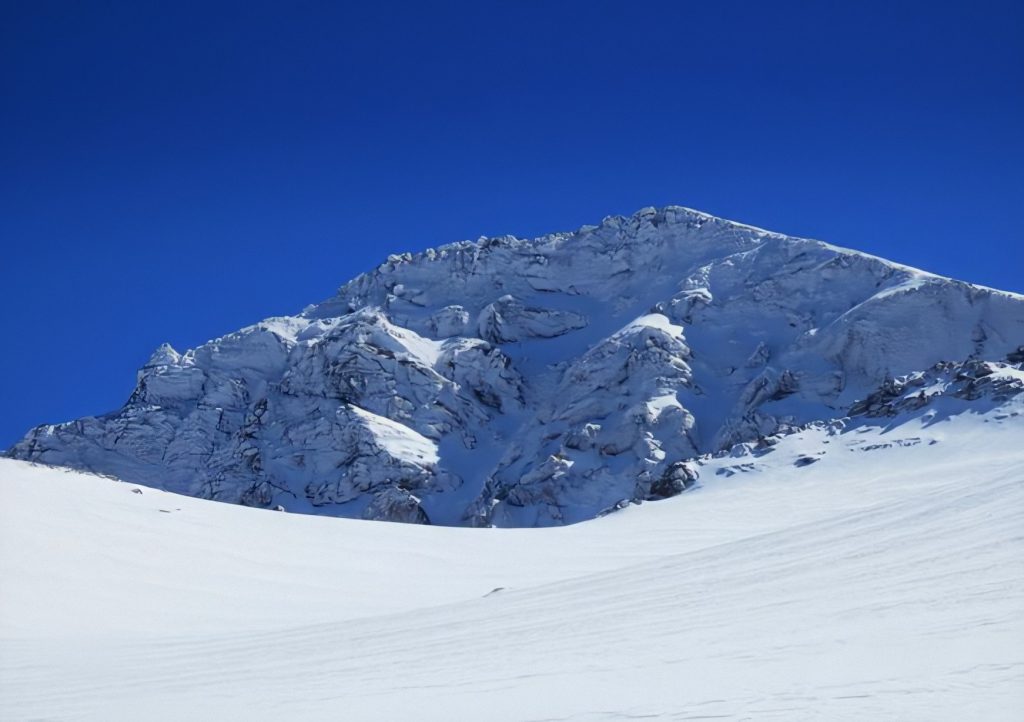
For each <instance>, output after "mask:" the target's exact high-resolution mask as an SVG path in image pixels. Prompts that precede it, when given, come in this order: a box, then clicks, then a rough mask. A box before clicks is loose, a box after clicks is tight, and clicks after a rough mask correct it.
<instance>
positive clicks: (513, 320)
mask: <svg viewBox="0 0 1024 722" xmlns="http://www.w3.org/2000/svg"><path fill="white" fill-rule="evenodd" d="M1013 358H1017V361H1012V359H1013ZM1021 360H1024V297H1021V296H1019V295H1015V294H1011V293H1005V292H1000V291H995V290H992V289H987V288H982V287H979V286H973V285H971V284H967V283H963V282H960V281H955V280H952V279H948V278H942V277H939V276H934V275H932V274H928V273H925V272H923V271H918V270H915V269H912V268H908V267H906V266H901V265H899V264H895V263H890V262H888V261H885V260H883V259H879V258H876V257H874V256H869V255H865V254H862V253H858V252H856V251H851V250H847V249H843V248H838V247H836V246H832V245H829V244H826V243H822V242H819V241H814V240H809V239H804V238H793V237H789V236H785V235H781V234H778V233H771V232H768V231H763V230H760V229H757V228H752V227H750V226H747V225H743V224H740V223H734V222H731V221H726V220H723V219H720V218H714V217H712V216H708V215H707V214H703V213H700V212H698V211H693V210H690V209H687V208H681V207H677V206H669V207H666V208H662V209H654V208H645V209H642V210H641V211H639V212H637V213H636V214H634V215H632V216H630V217H621V216H613V217H609V218H606V219H604V221H602V222H601V223H600V224H599V225H593V226H584V227H582V228H580V229H578V230H576V231H574V232H571V233H557V234H553V235H549V236H543V237H541V238H536V239H532V240H523V239H517V238H512V237H500V238H482V239H480V240H478V241H476V242H468V241H466V242H461V243H455V244H451V245H448V246H444V247H442V248H438V249H431V250H429V251H426V252H424V253H421V254H417V255H415V256H414V255H411V254H402V255H395V256H391V257H389V258H388V259H387V261H386V262H385V263H383V264H381V265H380V266H379V267H378V268H377V269H375V270H373V271H371V272H369V273H366V274H363V275H361V276H359V277H357V278H355V279H353V280H352V281H350V282H349V283H347V284H345V285H344V286H343V287H342V288H341V289H339V291H338V293H337V295H336V296H334V297H332V298H330V299H327V300H326V301H324V302H323V303H320V304H316V305H313V306H310V307H308V308H307V309H305V310H304V311H303V312H302V313H300V314H297V315H295V316H289V317H281V318H272V319H267V320H265V321H263V322H261V323H258V324H256V325H253V326H250V327H247V328H244V329H241V330H240V331H237V332H235V333H231V334H228V335H226V336H224V337H222V338H219V339H214V340H212V341H210V342H208V343H205V344H203V345H201V346H199V347H198V348H195V349H192V350H189V351H186V352H185V353H178V352H177V351H175V350H174V349H173V348H171V347H170V346H167V345H164V346H161V347H160V348H159V349H157V351H156V352H155V353H154V354H153V356H152V358H151V359H150V361H149V363H147V364H146V365H145V366H144V367H143V368H142V369H141V370H140V371H139V374H138V383H137V387H136V389H135V391H134V393H133V394H132V396H131V398H130V399H129V400H128V402H127V403H126V404H125V405H124V407H123V408H121V409H119V410H117V411H115V412H112V413H109V414H104V415H101V416H94V417H86V418H82V419H78V420H75V421H70V422H66V423H61V424H45V425H43V426H40V427H37V428H36V429H33V430H31V431H30V432H29V433H28V434H27V435H26V436H25V438H24V439H23V440H22V441H21V442H19V443H18V444H17V445H15V447H14V448H13V449H11V450H10V452H9V454H10V455H11V456H13V457H15V458H18V459H24V460H28V461H40V462H44V463H49V464H58V465H64V466H69V467H73V468H77V469H81V470H86V471H93V472H98V473H104V474H112V475H115V476H117V477H119V478H123V479H126V480H129V481H133V482H135V483H139V484H146V485H149V486H154V487H159V488H164V489H167V490H170V491H176V492H180V493H185V494H189V495H193V496H199V497H203V498H208V499H217V500H221V501H229V502H237V503H241V504H245V505H249V506H260V507H267V508H274V507H277V506H283V507H284V508H285V509H287V510H288V511H295V512H305V513H313V514H325V515H334V516H343V517H353V518H360V517H361V518H368V519H381V520H391V521H407V522H421V523H425V522H429V523H432V524H442V525H463V526H488V525H496V526H505V527H508V526H512V527H518V526H552V525H561V524H570V523H573V522H577V521H582V520H585V519H590V518H593V517H594V516H596V515H598V514H600V513H602V512H603V511H605V510H607V509H609V508H611V507H614V506H617V505H621V504H623V503H628V502H630V501H645V500H654V499H661V498H664V497H666V496H671V495H672V494H673V493H678V492H679V491H681V490H682V489H684V488H685V487H686V485H687V483H689V482H692V478H690V474H689V472H687V471H686V468H685V464H686V463H687V462H688V461H689V460H692V459H694V458H696V457H699V456H701V455H703V454H707V453H715V452H718V451H721V450H727V449H729V448H730V447H731V446H733V445H734V444H737V443H743V442H756V441H759V440H762V439H764V438H765V437H770V436H774V435H777V434H780V433H787V432H789V431H792V430H793V429H796V428H800V427H801V426H803V425H804V424H807V423H810V422H813V421H828V420H830V419H834V418H841V417H844V416H846V415H848V413H849V409H850V408H851V407H852V406H853V405H855V404H858V403H860V402H862V401H863V400H864V399H865V398H867V397H868V396H869V395H871V394H873V393H875V392H876V391H877V390H878V389H879V388H880V387H882V386H883V385H884V384H887V383H888V382H889V381H890V380H891V379H892V378H894V377H900V376H903V375H906V374H914V373H923V372H926V371H928V369H930V368H932V367H933V366H934V365H935V364H937V363H940V362H955V363H962V362H965V361H991V362H1004V363H1005V362H1011V363H1019V362H1020V361H1021Z"/></svg>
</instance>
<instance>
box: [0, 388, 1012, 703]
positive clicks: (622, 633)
mask: <svg viewBox="0 0 1024 722" xmlns="http://www.w3.org/2000/svg"><path fill="white" fill-rule="evenodd" d="M1019 374H1020V372H1019V371H1017V370H1014V369H1007V370H1004V371H1002V372H1000V373H997V374H990V375H989V376H985V377H984V378H988V379H990V381H989V382H984V383H986V384H989V385H991V384H992V383H993V382H991V379H992V378H994V377H995V379H996V380H995V382H994V383H996V384H999V383H1004V384H1005V383H1006V382H1007V380H1008V379H1009V380H1010V381H1012V380H1013V379H1014V378H1016V376H1017V375H1019ZM943 378H944V377H942V375H941V374H938V375H936V376H934V377H927V378H926V377H924V376H921V377H920V378H915V379H911V380H910V382H909V383H907V384H904V385H900V384H894V385H893V386H892V387H891V388H889V389H887V390H886V391H885V393H880V394H879V395H877V396H876V397H874V398H872V399H871V400H869V401H868V403H866V405H865V415H862V416H859V417H857V418H854V419H846V420H845V421H842V422H837V423H833V424H817V425H812V426H810V427H808V428H805V429H803V430H800V431H796V432H794V433H792V434H789V435H786V436H784V437H782V438H780V439H779V440H778V442H777V443H775V444H774V445H773V446H770V447H747V446H737V447H734V448H733V449H732V451H731V452H730V453H729V454H723V455H719V456H717V457H714V458H712V457H705V458H703V460H702V461H701V462H700V469H699V471H700V481H699V484H698V485H697V486H694V487H691V488H690V489H689V490H688V491H687V492H686V493H683V494H682V495H680V496H677V497H675V498H672V499H668V500H665V501H662V502H658V503H656V504H642V505H639V506H636V505H634V506H629V507H627V508H625V509H623V510H622V511H620V512H617V513H615V514H611V515H609V516H607V517H604V518H602V519H597V520H594V521H590V522H585V523H582V524H577V525H572V526H566V527H555V528H547V529H497V528H488V529H465V528H440V527H425V526H417V525H403V524H387V523H369V522H363V521H358V520H354V521H353V520H345V519H332V518H323V517H316V516H309V515H299V514H288V513H280V512H273V511H267V510H257V509H247V508H243V507H239V506H232V505H227V504H216V503H211V502H209V501H205V500H200V499H195V498H189V497H185V496H178V495H175V494H171V493H167V492H163V491H157V490H153V489H149V488H140V487H137V486H135V485H133V484H129V483H123V482H118V481H115V480H111V479H105V478H100V477H94V476H90V475H86V474H82V473H79V472H73V471H68V470H62V469H56V468H48V467H42V466H32V465H29V464H26V463H25V462H21V461H12V460H0V718H2V719H5V720H8V719H10V720H27V719H48V720H103V721H105V722H106V721H112V720H139V719H146V720H179V719H195V720H222V719H246V720H260V719H268V720H269V719H323V720H334V719H346V720H395V719H427V720H463V719H494V720H556V719H557V720H607V719H623V718H643V719H666V720H668V719H672V720H680V719H723V720H730V719H734V720H741V719H756V720H773V719H775V720H818V719H829V720H844V719H848V720H864V719H872V720H889V719H899V720H965V719H984V720H1015V719H1020V711H1021V710H1022V709H1024V424H1022V419H1024V416H1022V414H1024V396H1021V395H1019V394H1018V395H1015V396H1010V397H1008V398H1001V397H1000V398H998V399H997V398H994V397H992V396H984V395H983V396H981V397H980V398H978V397H977V393H976V392H977V388H978V386H979V384H980V383H981V382H979V383H977V384H976V383H975V381H974V380H971V381H968V382H962V383H965V384H966V385H965V386H963V385H962V387H957V388H958V391H957V394H959V395H949V394H942V393H941V391H942V390H943V389H946V390H947V391H948V390H949V389H950V388H951V387H950V386H949V385H948V384H947V381H948V379H947V381H943ZM982 385H983V384H982ZM965 388H966V389H967V392H965V393H961V391H963V390H964V389H965ZM930 393H938V394H939V396H937V397H936V398H934V399H932V400H931V401H930V402H929V403H927V404H923V403H921V402H920V401H919V399H920V395H921V394H930ZM399 438H400V439H402V443H403V444H408V445H409V446H410V447H411V448H413V449H416V450H418V451H419V452H422V453H427V452H426V451H425V450H423V449H422V442H421V441H420V440H419V439H418V438H409V437H406V436H403V435H399ZM136 490H138V491H140V492H141V493H136Z"/></svg>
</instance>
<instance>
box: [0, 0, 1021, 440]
mask: <svg viewBox="0 0 1024 722" xmlns="http://www.w3.org/2000/svg"><path fill="white" fill-rule="evenodd" d="M0 13H2V15H0V73H2V76H0V83H2V86H0V242H2V250H3V256H2V265H0V268H2V278H0V281H2V282H0V314H2V315H0V322H2V338H3V342H2V344H3V348H2V353H0V447H6V446H7V445H9V444H10V443H12V442H13V441H15V440H16V438H18V437H19V436H20V435H21V434H22V433H23V432H24V431H25V430H26V429H27V428H28V427H29V426H32V425H35V424H37V423H42V422H54V421H62V420H67V419H71V418H74V417H77V416H81V415H86V414H99V413H103V412H106V411H110V410H112V409H115V408H117V407H118V406H120V405H121V403H123V401H124V400H125V399H126V398H127V396H128V394H129V393H130V391H131V389H132V386H133V382H134V372H135V369H136V368H137V367H138V366H139V365H140V364H142V363H143V362H145V360H146V359H147V358H148V356H149V354H150V352H151V351H152V350H153V348H155V347H156V346H157V345H158V344H159V343H160V342H162V341H169V342H171V343H172V344H173V345H174V346H175V347H177V348H178V349H179V350H184V349H185V348H188V347H190V346H194V345H196V344H199V343H202V342H203V341H205V340H207V339H209V338H212V337H215V336H218V335H221V334H223V333H227V332H230V331H232V330H234V329H236V328H238V327H240V326H243V325H246V324H248V323H252V322H255V321H257V320H259V319H261V318H263V317H266V316H270V315H278V314H285V313H294V312H297V311H299V310H300V309H301V308H302V307H304V306H305V305H306V304H308V303H311V302H314V301H318V300H321V299H323V298H325V297H327V296H329V295H330V294H331V293H332V292H333V291H334V289H335V288H336V287H337V286H338V285H340V284H341V283H342V282H344V281H345V280H347V279H349V278H350V277H351V276H353V275H355V274H356V273H358V272H361V271H363V270H366V269H369V268H371V267H373V266H374V265H376V264H377V263H379V262H380V261H381V260H382V259H383V258H384V257H385V256H386V255H387V254H388V253H392V252H397V251H404V250H418V249H423V248H425V247H428V246H432V245H437V244H440V243H444V242H448V241H453V240H460V239H464V238H476V237H478V236H480V235H494V234H505V233H513V234H516V235H520V236H532V235H536V234H539V233H543V232H548V231H555V230H565V229H573V228H576V227H578V226H579V225H581V224H583V223H589V222H595V221H599V220H600V219H601V218H602V217H603V216H606V215H610V214H615V213H622V214H628V213H631V212H633V211H635V210H637V209H638V208H641V207H643V206H647V205H665V204H670V203H675V204H680V205H686V206H691V207H694V208H698V209H701V210H705V211H708V212H710V213H714V214H717V215H721V216H725V217H728V218H733V219H735V220H741V221H743V222H746V223H751V224H754V225H759V226H763V227H767V228H770V229H772V230H778V231H782V232H786V233H790V234H794V235H804V236H812V237H816V238H821V239H824V240H828V241H830V242H833V243H837V244H840V245H845V246H851V247H854V248H858V249H861V250H864V251H868V252H871V253H876V254H879V255H883V256H886V257H889V258H892V259H894V260H897V261H900V262H903V263H908V264H911V265H915V266H919V267H923V268H926V269H928V270H931V271H934V272H937V273H941V274H945V275H952V276H955V277H958V278H963V279H965V280H969V281H973V282H977V283H983V284H986V285H991V286H996V287H1002V288H1006V289H1010V290H1015V291H1024V251H1022V246H1024V237H1022V236H1024V233H1022V231H1021V226H1020V221H1019V218H1020V216H1021V215H1022V211H1024V208H1022V205H1024V204H1022V200H1024V172H1022V168H1024V3H1021V2H1019V1H1017V2H984V1H981V0H972V1H971V2H946V1H938V2H936V1H935V0H932V1H931V2H923V3H912V2H896V1H893V0H889V1H887V2H882V3H872V2H847V3H833V2H828V1H827V0H822V1H816V2H728V1H722V2H719V1H717V0H715V1H712V0H706V1H705V2H700V3H696V2H683V1H681V0H680V1H677V2H664V3H661V2H640V1H637V0H632V1H629V2H626V1H623V2H617V3H609V2H600V1H597V0H588V1H586V2H557V1H551V2H533V1H531V0H519V1H517V2H498V3H496V2H486V1H485V0H476V1H475V2H466V3H447V2H410V3H389V2H379V1H374V2H358V3H344V2H297V1H294V2H277V3H265V2H254V1H247V2H237V3H219V2H188V1H186V2H181V1H178V2H170V1H168V2H145V1H143V0H131V1H130V2H99V1H93V2H78V1H76V2H68V3H60V2H45V1H43V0H41V1H40V2H21V3H15V2H4V3H2V7H0Z"/></svg>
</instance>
